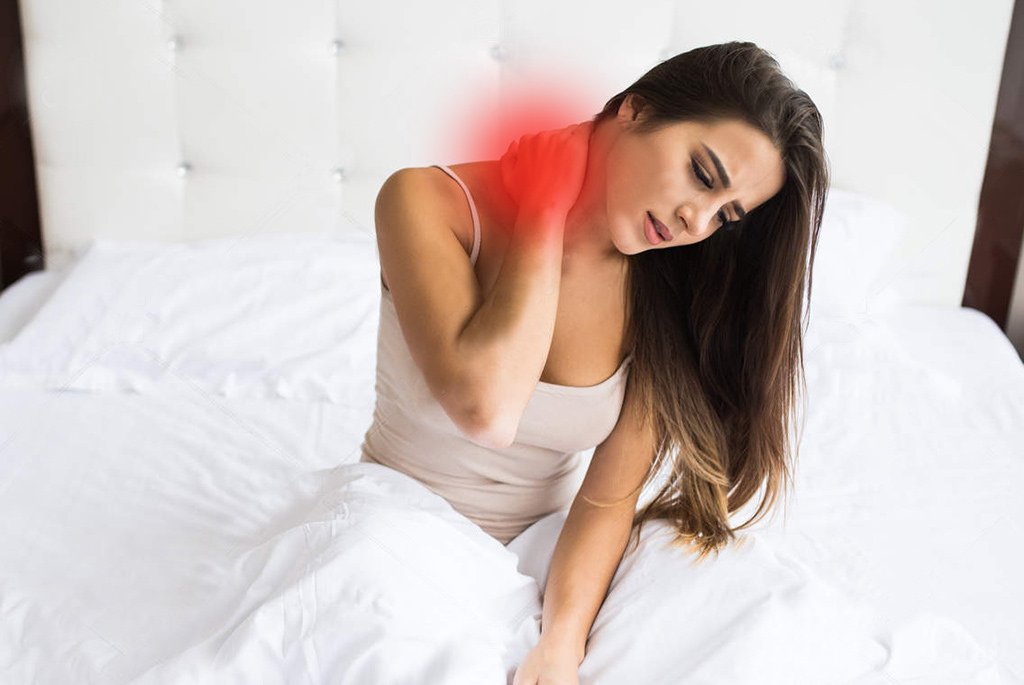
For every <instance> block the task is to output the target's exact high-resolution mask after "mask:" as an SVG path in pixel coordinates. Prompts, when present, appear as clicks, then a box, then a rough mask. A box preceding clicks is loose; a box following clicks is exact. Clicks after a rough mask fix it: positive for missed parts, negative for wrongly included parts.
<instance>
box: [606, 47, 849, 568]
mask: <svg viewBox="0 0 1024 685" xmlns="http://www.w3.org/2000/svg"><path fill="white" fill-rule="evenodd" d="M630 94H632V95H633V96H634V100H633V102H634V103H636V106H637V107H638V108H639V111H640V115H641V117H640V120H639V121H638V122H636V123H637V126H636V128H635V129H634V130H635V131H636V132H637V133H641V134H643V133H648V132H651V131H655V130H658V129H659V128H660V127H662V126H665V125H668V124H673V123H676V122H680V121H705V122H708V121H718V120H721V119H724V118H733V119H739V120H742V121H744V122H747V123H748V124H750V125H751V126H753V127H754V128H756V129H758V130H760V131H762V132H763V133H764V134H765V135H766V136H767V137H768V138H769V139H770V140H771V141H772V142H773V143H774V145H775V147H776V149H777V150H778V151H779V153H780V156H781V158H782V161H783V165H784V168H785V181H784V185H783V186H782V188H781V190H779V192H778V193H776V194H775V195H774V196H772V197H771V198H770V199H769V200H767V201H766V202H764V203H763V204H762V205H760V206H759V207H757V208H756V209H754V210H752V211H749V212H748V213H747V214H746V216H745V217H744V218H743V219H742V220H740V221H738V222H733V223H731V224H729V225H726V226H723V227H721V228H719V229H718V230H717V231H715V232H714V233H713V234H712V235H711V236H709V237H708V238H706V239H704V240H702V241H700V242H698V243H695V244H692V245H685V246H679V247H675V248H671V249H667V250H647V251H645V252H641V253H639V254H635V255H630V256H629V257H628V258H627V270H628V276H627V279H628V284H629V290H630V294H629V298H628V303H627V324H626V325H627V337H628V339H629V340H630V341H631V343H632V351H633V365H632V369H631V372H630V376H629V381H628V382H629V383H631V384H636V386H637V387H636V392H637V395H638V397H639V398H640V404H641V407H642V408H643V410H644V420H645V421H653V427H654V434H655V435H656V436H657V441H658V448H657V454H656V455H655V459H654V461H653V462H652V464H651V468H650V470H649V472H648V474H647V479H646V481H645V483H649V482H651V481H652V479H653V478H654V477H655V475H656V474H658V473H659V472H663V471H664V472H666V473H667V478H666V480H665V483H664V485H663V486H662V487H661V488H660V490H659V491H658V492H657V494H656V495H655V496H654V498H653V499H652V500H651V501H650V502H649V503H648V504H646V505H645V506H644V507H643V508H641V509H640V510H639V511H637V512H635V514H634V518H633V532H634V533H635V534H636V537H635V541H636V542H637V543H638V542H639V539H640V530H641V529H642V527H643V524H644V522H646V521H649V520H652V519H666V520H668V521H669V522H671V524H672V525H673V527H674V528H675V529H676V535H675V537H674V539H673V541H672V544H673V545H676V546H679V547H684V548H691V549H696V551H697V560H698V561H700V560H702V559H704V558H705V557H706V556H707V555H708V554H709V553H710V552H712V551H713V552H715V554H716V555H717V553H718V551H719V550H720V549H721V548H723V547H724V546H726V545H727V544H728V543H729V542H730V541H731V540H735V539H736V532H737V531H739V530H742V529H744V528H747V527H748V526H750V525H752V524H754V523H755V522H757V521H758V520H760V519H761V518H763V517H764V515H765V514H766V513H768V511H770V510H771V509H772V507H773V505H774V504H775V502H776V500H777V498H778V496H779V494H780V493H781V494H783V496H784V497H785V496H787V495H788V490H789V489H790V488H791V487H792V480H793V474H792V469H793V467H794V465H795V463H796V459H795V456H793V454H792V449H793V447H794V445H793V443H791V439H792V436H791V434H790V430H791V428H792V427H793V425H794V423H793V419H794V418H796V412H795V406H796V400H797V396H798V395H797V393H798V391H799V392H800V393H801V394H800V396H801V397H804V395H805V394H806V379H805V377H804V368H803V333H804V327H805V326H806V323H807V320H806V310H805V308H804V303H805V300H806V299H807V298H809V296H810V289H811V265H812V264H813V259H814V253H815V250H816V249H817V242H818V231H819V228H820V226H821V216H822V211H823V209H824V204H825V195H826V193H827V191H828V186H829V175H830V173H829V169H828V160H827V157H826V154H825V151H824V148H823V144H822V119H821V115H820V113H819V112H818V109H817V107H816V106H815V104H814V102H813V101H812V100H811V98H810V97H809V96H808V95H807V93H805V92H804V91H803V90H800V89H799V88H797V87H796V86H795V85H794V84H793V82H792V81H790V79H789V78H787V77H786V76H785V75H784V74H783V73H782V71H781V69H780V66H779V63H778V62H777V61H776V60H775V58H774V57H772V56H771V54H770V53H768V52H766V51H765V50H763V49H762V48H760V47H758V46H757V45H755V44H754V43H750V42H731V43H724V44H720V45H710V46H706V47H700V48H696V49H694V50H690V51H688V52H684V53H682V54H679V55H676V56H675V57H672V58H670V59H668V60H665V61H664V62H661V63H660V64H658V65H657V66H655V67H654V68H653V69H651V70H650V71H648V72H647V73H646V74H644V75H643V76H642V77H640V79H639V80H637V81H636V82H635V83H633V84H632V85H631V86H629V87H628V88H626V89H625V90H624V91H622V92H621V93H619V94H617V95H615V96H614V97H613V98H611V99H610V100H608V102H607V103H606V104H605V106H604V109H603V110H602V111H601V112H600V113H599V114H597V115H595V116H594V117H593V121H594V123H595V125H596V124H597V123H599V122H601V121H603V120H604V119H607V118H610V117H615V116H616V113H617V112H618V109H619V105H620V104H621V103H622V101H623V100H624V99H625V98H626V96H627V95H630ZM666 286H667V287H666ZM805 290H806V292H805ZM666 360H672V363H666ZM795 444H796V445H798V444H799V440H796V441H795ZM791 462H792V463H791ZM762 486H763V487H764V491H763V493H762V496H761V499H760V501H759V503H758V506H757V508H756V510H755V511H754V513H753V515H751V516H750V518H748V519H747V520H746V521H745V522H744V523H742V524H740V525H738V526H735V527H733V526H731V525H730V523H731V522H730V515H731V514H733V513H734V512H736V511H737V510H739V509H740V508H741V507H742V506H743V505H744V504H746V503H747V502H748V501H749V500H750V499H751V498H752V497H754V496H755V495H756V494H757V493H758V491H759V490H761V488H762Z"/></svg>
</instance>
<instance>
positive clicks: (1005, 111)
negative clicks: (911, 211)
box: [962, 0, 1024, 331]
mask: <svg viewBox="0 0 1024 685" xmlns="http://www.w3.org/2000/svg"><path fill="white" fill-rule="evenodd" d="M1022 239H1024V2H1022V0H1017V1H1016V3H1015V4H1014V8H1013V21H1012V23H1011V25H1010V36H1009V40H1008V41H1007V45H1006V56H1005V58H1004V61H1003V75H1002V80H1001V81H1000V84H999V99H998V101H997V104H996V115H995V120H994V121H993V124H992V138H991V141H990V143H989V150H988V163H987V165H986V167H985V179H984V181H983V182H982V187H981V197H980V200H979V203H978V224H977V226H976V228H975V230H974V245H973V247H972V249H971V261H970V264H969V266H968V269H967V283H966V285H965V287H964V298H963V303H962V304H963V305H964V306H965V307H972V308H974V309H978V310H980V311H982V312H985V313H986V314H988V315H989V316H990V317H991V318H992V320H993V321H995V322H996V323H997V324H999V326H1000V327H1001V328H1002V329H1003V330H1004V331H1005V330H1006V323H1007V319H1008V318H1009V314H1010V304H1011V299H1012V297H1013V285H1014V278H1015V276H1016V274H1017V262H1018V261H1019V260H1020V252H1021V241H1022Z"/></svg>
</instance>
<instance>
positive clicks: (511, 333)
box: [457, 209, 565, 447]
mask: <svg viewBox="0 0 1024 685" xmlns="http://www.w3.org/2000/svg"><path fill="white" fill-rule="evenodd" d="M564 230H565V215H564V214H563V213H562V212H561V211H560V210H557V209H555V210H538V211H534V212H529V213H527V214H523V213H520V215H519V217H518V218H517V219H516V225H515V229H514V231H513V233H512V235H511V236H510V237H509V243H508V248H507V251H506V253H505V257H504V262H503V263H502V266H501V270H500V271H499V272H498V277H497V280H496V281H495V283H494V287H493V288H491V291H490V292H489V293H488V294H487V296H486V297H485V298H484V301H483V303H482V304H481V305H480V308H479V309H477V311H476V312H475V313H474V314H473V317H472V318H471V319H470V320H469V323H468V324H467V325H466V327H465V328H464V329H463V330H462V332H461V333H460V335H459V338H458V342H457V347H458V355H459V356H460V357H464V358H473V359H476V360H477V362H478V364H477V366H476V369H477V373H476V376H475V380H476V383H475V386H474V388H473V393H474V396H475V397H476V401H475V404H476V405H477V406H478V407H480V411H481V413H482V414H483V415H484V416H486V417H487V425H488V434H489V435H488V438H487V439H488V442H489V443H490V446H493V447H507V446H508V445H510V444H511V443H512V441H513V439H514V438H515V434H516V431H517V429H518V426H519V420H520V417H521V416H522V414H523V410H524V409H526V404H527V403H528V402H529V400H530V396H531V394H532V393H533V391H534V388H536V386H537V381H538V380H539V379H540V377H541V375H542V374H543V372H544V366H545V363H546V361H547V357H548V353H549V351H550V349H551V340H552V338H553V337H554V331H555V319H556V315H557V313H558V295H559V288H560V284H561V274H562V237H563V234H564Z"/></svg>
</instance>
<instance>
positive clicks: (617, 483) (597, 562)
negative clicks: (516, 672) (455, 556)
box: [540, 383, 655, 662]
mask: <svg viewBox="0 0 1024 685" xmlns="http://www.w3.org/2000/svg"><path fill="white" fill-rule="evenodd" d="M642 415H643V412H642V410H641V408H640V406H639V404H638V401H637V398H636V393H635V388H634V387H633V385H632V383H630V384H629V385H627V389H626V396H625V398H624V400H623V406H622V410H621V411H620V413H619V419H618V421H617V422H616V424H615V428H613V429H612V432H611V433H610V434H609V435H608V437H607V438H606V439H605V440H604V442H602V443H601V444H600V445H598V446H597V447H596V448H595V449H594V456H593V458H592V459H591V461H590V465H589V467H588V468H587V475H586V477H585V478H584V480H583V483H582V485H581V486H580V490H579V493H577V495H576V499H575V500H574V501H573V503H572V507H570V509H569V514H568V517H567V518H566V521H565V524H564V526H563V527H562V532H561V534H560V535H559V537H558V542H557V543H556V545H555V551H554V554H553V556H552V558H551V566H550V569H549V571H548V579H547V585H546V587H545V591H544V613H543V618H542V623H541V638H540V639H541V642H543V643H544V644H546V645H550V646H552V647H554V648H556V649H560V650H567V651H569V652H570V653H571V654H572V655H573V656H575V657H578V660H579V662H582V661H583V657H584V654H585V650H586V643H587V638H588V636H589V635H590V628H591V626H592V625H593V623H594V619H595V618H596V617H597V612H598V610H599V609H600V608H601V604H603V603H604V598H605V596H606V595H607V593H608V588H609V586H610V585H611V581H612V578H614V577H615V571H616V569H617V568H618V565H619V562H620V561H621V560H622V554H623V552H624V551H625V549H626V544H627V542H629V534H630V531H631V530H632V524H633V514H634V512H635V511H636V504H637V501H638V500H639V498H640V493H641V491H642V488H643V485H644V482H645V479H646V477H647V474H648V471H649V470H650V465H651V463H652V462H653V460H654V457H655V440H654V431H653V429H652V427H651V424H650V422H647V423H644V422H643V421H642V420H641V418H640V417H641V416H642Z"/></svg>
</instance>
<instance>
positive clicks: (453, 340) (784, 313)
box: [377, 43, 829, 685]
mask: <svg viewBox="0 0 1024 685" xmlns="http://www.w3.org/2000/svg"><path fill="white" fill-rule="evenodd" d="M449 170H450V171H452V172H454V173H453V174H452V175H451V176H449V175H448V174H447V173H442V171H443V170H439V169H436V168H429V167H428V168H416V169H403V170H401V171H400V172H397V173H396V174H394V175H392V177H391V178H389V179H388V181H387V182H386V183H385V185H384V187H383V188H382V190H381V193H380V195H379V197H378V207H377V221H378V225H377V231H378V243H379V249H380V258H381V266H382V271H383V274H382V278H383V279H384V280H385V286H386V287H387V288H388V290H389V294H390V296H391V297H392V299H393V301H394V303H395V306H396V310H397V312H398V313H399V314H400V319H401V323H402V331H403V334H404V336H405V339H406V341H407V344H408V347H409V352H410V353H411V355H412V357H413V358H414V359H415V360H416V363H417V365H418V366H419V368H420V369H421V370H422V372H423V375H424V378H425V379H426V380H427V384H428V386H429V388H430V391H431V393H432V394H433V396H434V397H435V398H436V400H437V401H438V402H439V403H440V405H441V406H442V407H443V408H444V411H445V413H446V414H447V415H448V416H449V417H450V418H451V419H452V421H453V422H454V423H455V424H456V425H457V426H458V427H459V429H460V430H461V431H462V433H463V434H464V435H465V438H466V444H467V446H468V447H470V448H475V449H477V450H478V451H479V453H480V459H486V457H487V451H486V450H485V449H481V448H487V449H491V450H499V451H500V450H502V449H505V448H508V447H510V446H512V445H513V444H514V443H515V440H516V435H517V431H518V429H519V428H520V421H521V419H522V416H523V412H524V409H525V408H526V407H527V405H528V403H529V402H530V401H531V398H532V397H533V395H534V393H535V391H536V390H537V387H538V384H542V385H548V386H556V387H570V388H574V389H580V390H588V389H590V388H591V387H594V388H597V387H601V386H602V385H603V383H605V382H610V381H611V380H612V376H613V375H614V374H613V371H614V370H615V369H620V370H621V369H622V365H623V358H624V357H631V361H632V364H631V369H630V374H629V377H628V384H627V386H626V389H625V393H624V398H623V401H622V404H621V411H620V412H619V414H618V420H617V422H615V423H614V428H613V430H612V431H611V433H610V434H608V436H607V438H606V439H604V440H603V441H602V442H601V444H599V445H597V446H596V449H595V451H594V455H593V459H592V461H591V463H590V465H589V469H588V471H587V473H586V477H585V479H584V481H583V484H582V486H581V487H580V489H579V492H578V496H577V497H575V499H574V500H573V501H572V506H571V509H570V512H569V514H568V518H567V520H566V523H565V525H564V527H563V529H562V532H561V535H560V537H559V540H558V543H557V546H556V548H555V552H554V556H553V558H552V561H551V567H550V572H549V575H548V580H547V586H546V590H545V594H544V604H543V607H544V613H543V620H542V635H541V639H540V643H539V644H538V645H537V646H536V647H535V648H534V649H533V650H532V651H531V652H530V653H529V654H528V655H527V657H526V659H525V660H524V661H523V662H522V664H521V665H520V667H519V669H518V672H517V673H516V679H515V683H516V684H517V685H533V684H534V683H542V684H543V683H569V682H578V681H577V680H576V677H577V676H576V671H577V669H578V666H579V664H580V663H581V662H582V660H583V657H584V650H585V645H586V640H587V636H588V632H589V630H590V628H591V625H592V622H593V620H594V618H595V616H596V614H597V612H598V610H599V608H600V606H601V604H602V602H603V598H604V596H605V593H606V591H607V589H608V585H609V583H610V581H611V579H612V577H613V575H614V573H615V570H616V568H617V565H618V563H619V561H620V559H621V557H622V555H623V553H624V551H625V549H626V547H627V543H628V541H629V539H630V534H631V532H636V534H637V539H639V534H640V532H639V528H640V526H641V525H642V523H643V522H644V521H647V520H652V519H666V520H668V521H670V522H671V523H672V525H673V526H674V528H676V529H677V530H678V538H677V544H678V545H679V546H680V548H681V549H692V550H694V551H695V552H696V557H697V558H698V559H702V558H704V557H705V556H706V555H707V554H708V553H709V552H712V551H715V552H717V551H718V550H719V549H720V548H722V547H723V546H725V545H726V544H728V543H729V542H730V541H731V540H735V539H736V535H735V532H736V531H738V530H740V529H742V528H746V527H747V526H749V525H751V524H752V523H754V522H755V521H757V520H759V519H760V518H761V517H763V516H764V514H765V513H767V512H768V511H769V510H770V509H771V508H772V506H773V504H774V503H775V501H776V498H777V496H778V494H780V492H782V493H784V492H785V491H786V489H787V488H788V487H789V486H790V485H791V468H792V467H791V464H790V462H791V461H792V458H791V445H790V443H789V437H788V436H789V427H790V424H791V420H792V417H791V414H790V412H791V411H792V410H793V408H794V405H795V399H796V397H797V389H798V384H802V382H803V357H802V332H803V331H802V326H801V316H802V312H803V303H804V299H805V295H807V294H809V291H810V286H811V283H810V274H809V272H808V264H809V263H811V262H812V259H813V251H814V249H815V247H816V244H817V234H818V228H819V226H820V223H821V215H822V210H823V205H824V201H825V193H826V191H827V187H828V176H829V172H828V166H827V161H826V157H825V153H824V150H823V146H822V119H821V116H820V114H819V112H818V110H817V108H816V107H815V105H814V103H813V102H812V101H811V99H810V98H809V97H808V96H807V94H806V93H805V92H803V91H802V90H799V89H797V88H796V87H795V86H794V85H793V83H792V82H791V81H790V80H789V79H787V78H786V77H785V76H784V75H783V74H782V73H781V71H780V69H779V65H778V63H777V62H776V61H775V60H774V59H773V58H772V57H771V56H770V55H769V54H768V53H766V52H764V51H763V50H761V49H760V48H758V47H757V46H756V45H754V44H752V43H727V44H722V45H713V46H708V47H703V48H698V49H695V50H691V51H689V52H686V53H683V54H680V55H677V56H676V57H673V58H671V59H669V60H666V61H664V62H662V63H661V64H659V65H657V66H656V67H654V68H653V69H651V70H650V71H649V72H648V73H647V74H645V75H644V76H643V77H641V78H640V79H639V80H638V81H636V82H635V83H634V84H633V85H631V86H629V87H628V88H627V89H626V90H624V91H623V92H621V93H619V94H618V95H616V96H615V97H613V98H612V99H611V100H609V101H608V102H607V104H606V105H605V107H604V109H603V110H602V111H601V112H600V113H599V114H598V115H596V116H595V117H594V118H593V120H592V121H588V122H583V123H579V124H574V125H571V126H568V127H566V128H564V129H560V130H554V131H543V132H539V133H535V134H532V135H525V136H522V137H521V138H520V139H519V140H518V141H516V142H514V143H513V144H512V145H510V147H509V149H508V151H507V152H506V153H505V155H504V156H503V157H502V159H501V160H494V161H479V162H471V163H465V164H455V165H451V167H450V169H449ZM453 178H454V179H455V180H457V181H459V182H458V183H455V182H453ZM460 186H461V187H460ZM467 198H469V204H467ZM470 209H472V211H470ZM649 217H652V218H653V219H654V220H656V222H657V223H656V224H653V225H652V223H651V221H650V219H649ZM474 221H476V222H477V223H476V225H474ZM475 230H476V231H479V239H478V238H477V236H476V235H475ZM655 231H657V233H656V234H655ZM477 250H479V258H480V259H479V261H475V258H476V256H477V255H476V251H477ZM471 252H472V253H473V260H471V259H470V256H469V253H471ZM805 290H806V292H805ZM574 399H576V398H575V397H574V396H567V397H564V398H563V401H569V402H571V401H573V400H574ZM565 406H566V408H567V410H568V408H569V405H565ZM663 465H664V466H665V467H666V472H667V473H668V477H667V480H666V481H665V483H664V485H663V486H662V487H660V489H659V491H658V493H657V495H656V496H655V497H654V498H653V499H652V500H651V502H650V503H649V504H647V505H646V506H645V507H643V508H641V510H640V511H636V505H637V502H638V498H639V495H640V492H641V489H642V487H643V486H644V485H645V484H646V483H647V482H649V480H650V479H651V478H652V476H653V475H654V474H655V473H656V472H658V471H659V469H661V467H662V466H663ZM762 486H764V488H765V489H764V492H763V494H762V497H761V499H760V502H759V505H758V507H757V509H756V511H755V513H754V515H753V516H752V517H751V518H749V519H748V520H747V521H746V522H745V523H743V524H742V525H740V526H731V525H730V520H729V516H730V514H731V513H733V512H735V511H737V510H738V509H739V508H740V507H741V506H742V505H744V504H745V503H747V502H748V501H750V500H751V499H752V497H754V495H755V494H757V492H758V490H759V489H760V488H761V487H762ZM653 590H654V589H653V588H652V591H653Z"/></svg>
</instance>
